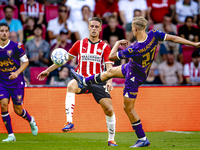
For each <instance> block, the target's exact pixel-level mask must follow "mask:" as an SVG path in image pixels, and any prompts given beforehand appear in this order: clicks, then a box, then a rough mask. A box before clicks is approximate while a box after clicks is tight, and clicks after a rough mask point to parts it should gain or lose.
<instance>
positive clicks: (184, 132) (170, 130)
mask: <svg viewBox="0 0 200 150" xmlns="http://www.w3.org/2000/svg"><path fill="white" fill-rule="evenodd" d="M165 132H172V133H184V134H195V133H194V132H186V131H171V130H167V131H165Z"/></svg>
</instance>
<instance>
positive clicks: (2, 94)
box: [0, 87, 10, 111]
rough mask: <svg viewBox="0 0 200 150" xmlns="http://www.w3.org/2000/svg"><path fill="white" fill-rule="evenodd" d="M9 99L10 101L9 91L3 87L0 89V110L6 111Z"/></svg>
mask: <svg viewBox="0 0 200 150" xmlns="http://www.w3.org/2000/svg"><path fill="white" fill-rule="evenodd" d="M9 99H10V93H9V90H8V89H7V88H5V87H0V103H1V108H2V109H3V110H4V109H5V110H6V109H7V107H8V103H9ZM3 110H2V111H3Z"/></svg>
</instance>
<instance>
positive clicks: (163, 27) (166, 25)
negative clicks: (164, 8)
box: [153, 14, 177, 35]
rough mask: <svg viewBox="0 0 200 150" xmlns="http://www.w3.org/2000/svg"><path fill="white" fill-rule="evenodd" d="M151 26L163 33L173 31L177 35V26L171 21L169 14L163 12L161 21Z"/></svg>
mask: <svg viewBox="0 0 200 150" xmlns="http://www.w3.org/2000/svg"><path fill="white" fill-rule="evenodd" d="M153 28H154V29H156V30H159V31H162V32H165V33H170V32H173V33H175V35H177V27H176V25H174V24H173V23H172V18H171V15H170V14H165V15H164V17H163V21H162V23H158V24H155V25H154V26H153Z"/></svg>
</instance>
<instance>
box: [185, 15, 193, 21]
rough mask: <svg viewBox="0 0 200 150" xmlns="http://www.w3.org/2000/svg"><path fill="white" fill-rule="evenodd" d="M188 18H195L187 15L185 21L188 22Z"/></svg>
mask: <svg viewBox="0 0 200 150" xmlns="http://www.w3.org/2000/svg"><path fill="white" fill-rule="evenodd" d="M188 19H192V21H193V22H194V18H193V17H192V16H187V17H186V18H185V22H187V20H188Z"/></svg>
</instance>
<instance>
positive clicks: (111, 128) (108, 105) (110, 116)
mask: <svg viewBox="0 0 200 150" xmlns="http://www.w3.org/2000/svg"><path fill="white" fill-rule="evenodd" d="M99 104H100V105H101V107H102V109H103V111H104V113H105V115H106V124H107V129H108V146H118V145H117V143H116V142H115V141H114V137H115V124H116V118H115V114H114V111H113V107H112V102H111V98H102V99H101V100H100V101H99Z"/></svg>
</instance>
